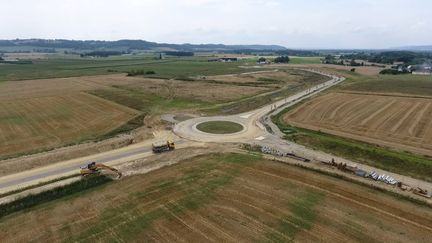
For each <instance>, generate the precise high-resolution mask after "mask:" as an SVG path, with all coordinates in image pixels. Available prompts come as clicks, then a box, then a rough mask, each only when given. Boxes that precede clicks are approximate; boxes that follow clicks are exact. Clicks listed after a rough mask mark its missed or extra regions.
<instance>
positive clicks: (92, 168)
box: [80, 162, 122, 179]
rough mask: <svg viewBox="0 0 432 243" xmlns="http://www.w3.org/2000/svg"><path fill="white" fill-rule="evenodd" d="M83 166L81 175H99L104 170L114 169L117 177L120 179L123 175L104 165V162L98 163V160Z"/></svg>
mask: <svg viewBox="0 0 432 243" xmlns="http://www.w3.org/2000/svg"><path fill="white" fill-rule="evenodd" d="M80 168H81V171H80V173H81V175H82V176H87V175H97V174H100V173H101V172H102V171H112V172H114V173H116V174H117V176H118V177H117V179H120V177H122V173H121V172H120V171H119V170H117V169H115V168H113V167H110V166H107V165H104V164H100V163H96V162H91V163H89V164H87V165H85V166H82V167H80Z"/></svg>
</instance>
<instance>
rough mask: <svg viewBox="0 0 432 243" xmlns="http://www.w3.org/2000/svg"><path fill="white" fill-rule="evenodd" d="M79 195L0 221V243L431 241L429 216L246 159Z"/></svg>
mask: <svg viewBox="0 0 432 243" xmlns="http://www.w3.org/2000/svg"><path fill="white" fill-rule="evenodd" d="M78 194H79V196H74V195H71V196H70V197H68V198H65V199H61V200H57V201H52V202H50V203H47V204H45V205H41V206H38V207H37V208H34V209H32V210H31V209H30V210H27V211H25V212H19V213H15V214H11V215H9V216H6V217H4V218H2V219H0V234H1V235H2V238H3V242H26V241H30V240H31V241H43V242H57V241H71V242H75V241H81V242H94V241H101V242H106V241H113V242H129V241H137V242H138V241H139V242H153V241H158V242H159V241H161V242H204V241H211V242H240V241H243V242H251V241H276V242H287V241H293V240H294V241H299V242H320V241H323V242H350V241H363V242H373V241H381V242H428V241H429V242H430V239H431V237H432V212H431V210H430V208H427V207H425V206H420V205H416V204H414V203H411V202H408V201H404V200H402V199H400V198H394V197H391V196H389V195H386V194H381V193H377V191H374V190H371V189H370V188H367V187H363V186H360V185H357V184H352V183H349V182H344V181H342V180H339V179H335V178H333V177H329V176H326V175H323V174H318V173H315V172H311V171H307V170H304V169H300V168H297V167H293V166H289V165H286V164H282V163H278V162H273V161H268V160H263V159H261V158H260V157H255V156H252V155H242V154H212V155H205V156H199V157H194V158H192V159H189V160H187V161H184V162H182V163H180V164H177V165H174V166H171V167H165V168H163V169H160V170H158V171H154V172H152V173H149V174H146V175H137V176H133V177H129V178H125V179H123V180H121V181H117V182H112V183H109V184H108V185H105V186H102V187H100V188H95V189H92V190H90V191H87V192H84V193H78ZM78 194H77V195H78ZM58 215H61V217H59V216H58Z"/></svg>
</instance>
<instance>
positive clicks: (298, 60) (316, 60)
mask: <svg viewBox="0 0 432 243" xmlns="http://www.w3.org/2000/svg"><path fill="white" fill-rule="evenodd" d="M321 58H322V57H295V56H291V57H290V62H289V63H290V64H320V63H321Z"/></svg>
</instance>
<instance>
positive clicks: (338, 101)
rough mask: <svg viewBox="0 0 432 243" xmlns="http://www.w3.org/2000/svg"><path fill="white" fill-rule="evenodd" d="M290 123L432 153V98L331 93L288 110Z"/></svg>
mask: <svg viewBox="0 0 432 243" xmlns="http://www.w3.org/2000/svg"><path fill="white" fill-rule="evenodd" d="M284 121H285V122H286V123H288V124H290V125H293V126H297V127H302V128H307V129H312V130H320V131H323V132H326V133H330V134H334V135H338V136H343V137H348V138H352V139H356V140H361V141H364V142H369V143H374V144H378V145H385V146H389V147H394V148H397V149H401V150H406V151H411V152H415V153H421V154H426V155H432V99H430V98H416V97H404V96H390V95H369V94H352V93H330V94H326V95H324V96H320V97H318V98H316V99H313V100H311V101H309V102H307V103H305V104H303V105H301V106H299V107H298V108H296V109H294V110H292V111H291V112H288V113H287V114H286V115H285V116H284Z"/></svg>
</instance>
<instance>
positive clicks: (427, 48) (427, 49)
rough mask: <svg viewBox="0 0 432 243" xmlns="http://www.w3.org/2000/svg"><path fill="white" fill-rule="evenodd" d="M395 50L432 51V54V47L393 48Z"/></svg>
mask: <svg viewBox="0 0 432 243" xmlns="http://www.w3.org/2000/svg"><path fill="white" fill-rule="evenodd" d="M393 49H395V50H404V51H430V52H432V45H425V46H402V47H396V48H393Z"/></svg>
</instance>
